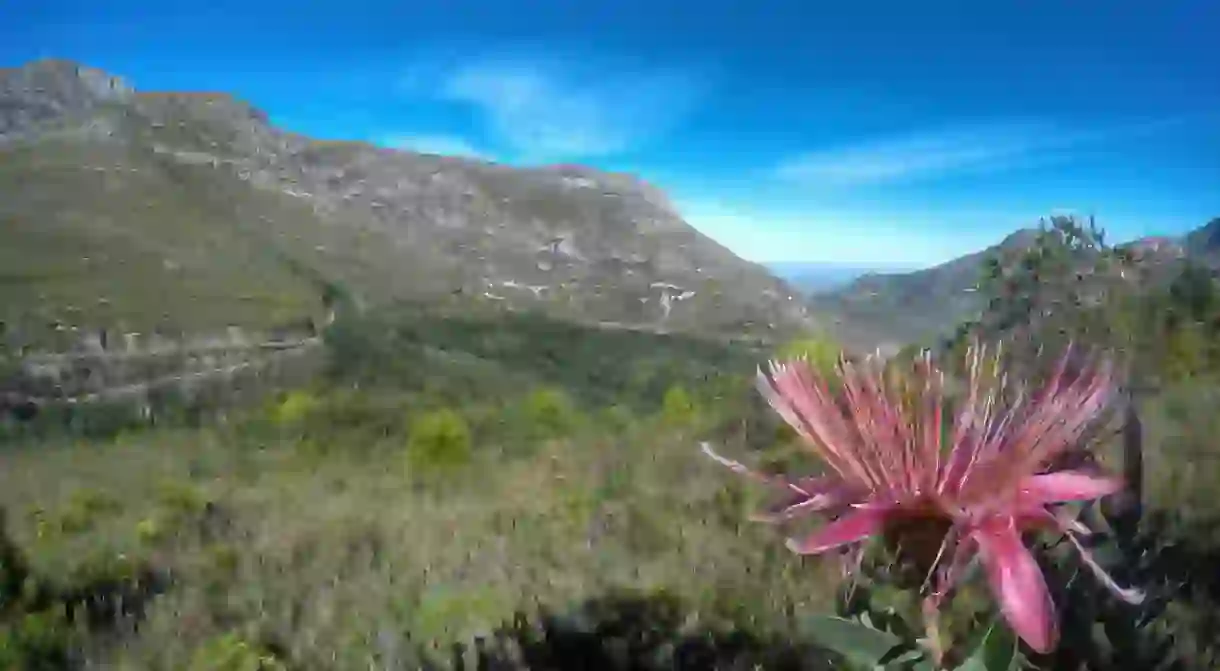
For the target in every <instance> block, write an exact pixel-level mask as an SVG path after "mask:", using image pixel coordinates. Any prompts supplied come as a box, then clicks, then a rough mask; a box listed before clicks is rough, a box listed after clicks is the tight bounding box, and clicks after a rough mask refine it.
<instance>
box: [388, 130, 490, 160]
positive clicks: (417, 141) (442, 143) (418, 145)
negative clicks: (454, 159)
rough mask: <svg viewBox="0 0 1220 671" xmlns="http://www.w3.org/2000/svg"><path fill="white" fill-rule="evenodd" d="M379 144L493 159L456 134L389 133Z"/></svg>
mask: <svg viewBox="0 0 1220 671" xmlns="http://www.w3.org/2000/svg"><path fill="white" fill-rule="evenodd" d="M378 144H380V145H381V146H383V147H391V148H393V149H407V150H410V151H414V152H419V153H421V154H439V155H441V156H462V157H466V158H477V159H482V160H492V156H491V154H489V153H488V152H485V151H483V150H481V149H478V148H476V147H475V146H474V145H472V144H471V143H469V142H467V141H466V140H465V139H464V138H461V137H458V136H455V135H388V136H386V137H384V138H382V139H381V140H380V141H379V142H378Z"/></svg>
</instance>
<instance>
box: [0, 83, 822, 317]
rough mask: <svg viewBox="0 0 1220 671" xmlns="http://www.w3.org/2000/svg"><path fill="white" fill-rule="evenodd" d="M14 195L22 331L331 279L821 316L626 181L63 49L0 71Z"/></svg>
mask: <svg viewBox="0 0 1220 671" xmlns="http://www.w3.org/2000/svg"><path fill="white" fill-rule="evenodd" d="M0 194H3V197H2V198H0V320H2V321H3V322H4V323H5V324H7V325H8V326H9V327H10V328H9V332H10V333H12V332H13V331H14V330H16V329H18V327H19V328H20V329H21V330H24V331H25V332H27V333H31V334H33V333H38V334H41V335H40V336H39V337H43V336H47V337H49V335H53V334H55V333H60V334H63V333H70V332H71V331H72V329H75V328H93V327H107V328H115V329H119V330H130V331H148V330H159V331H168V332H191V331H199V330H215V329H222V328H224V327H225V326H228V325H236V326H243V327H248V328H254V329H267V328H273V327H275V326H276V325H280V324H284V323H292V322H295V321H300V320H303V319H308V318H310V317H316V315H317V314H318V313H319V312H320V311H321V310H322V309H323V307H322V305H321V302H322V301H321V298H322V296H323V295H324V294H326V293H327V291H333V290H334V289H335V287H342V289H343V290H344V291H346V292H349V293H350V294H351V295H354V296H355V297H357V298H358V299H359V300H360V301H361V302H362V303H364V304H367V305H372V306H376V305H378V304H385V303H389V302H395V301H401V300H415V301H419V300H423V301H431V302H442V303H444V302H448V303H453V302H468V303H470V304H472V305H473V304H482V305H485V306H489V307H492V308H495V309H510V310H539V311H542V312H544V313H547V314H549V315H551V316H554V317H558V318H562V319H569V320H574V321H580V322H611V323H614V324H618V325H627V326H632V327H639V328H646V329H656V330H674V331H689V332H693V333H700V334H720V335H732V334H743V333H755V334H758V333H781V332H785V331H788V330H796V329H800V328H804V327H806V326H809V325H810V324H812V323H814V322H813V320H812V318H811V316H810V315H809V314H808V308H807V306H805V305H803V303H802V301H800V300H799V299H798V296H797V295H796V290H795V289H793V288H792V287H790V286H789V285H787V284H786V283H784V282H783V281H781V280H779V279H777V278H775V277H774V276H772V275H771V274H770V273H769V272H768V271H767V269H765V268H763V267H762V266H759V265H756V264H753V263H749V262H746V261H744V260H742V259H740V258H738V257H737V256H735V255H734V254H733V253H731V252H730V251H729V250H727V249H726V248H724V247H723V246H721V245H719V244H717V243H716V242H715V241H713V240H711V239H710V238H708V237H706V236H704V235H702V234H700V233H699V232H698V231H696V230H695V229H694V228H692V227H691V226H689V225H688V224H687V223H686V222H685V221H684V220H683V219H682V218H681V217H680V216H679V215H678V213H677V212H676V210H675V209H674V208H673V206H672V205H671V204H670V202H669V200H668V199H667V198H666V196H665V194H664V193H662V192H661V191H659V190H658V189H656V188H655V187H653V186H651V185H649V184H647V183H645V182H643V181H641V180H639V179H638V178H636V177H633V176H631V175H624V174H614V173H606V172H600V171H597V170H593V169H589V168H583V167H579V166H553V167H544V168H532V169H523V168H514V167H508V166H504V165H497V164H493V163H488V162H482V161H477V160H472V159H463V158H452V157H444V156H435V155H425V154H418V153H412V152H406V151H395V150H388V149H382V148H378V147H374V146H372V145H368V144H363V143H358V142H322V141H316V140H313V139H311V138H308V137H304V136H300V135H296V134H293V133H289V132H285V131H283V130H281V129H278V128H276V127H275V126H274V125H273V124H272V123H271V122H270V120H269V119H268V117H267V115H265V114H264V113H262V112H261V111H259V110H258V109H256V108H254V107H252V106H250V105H249V104H247V103H245V102H243V101H240V100H238V99H235V98H233V97H232V96H230V95H228V94H225V93H186V92H145V91H139V90H137V89H136V88H133V87H132V86H131V85H129V84H128V83H126V82H125V81H124V80H122V79H120V78H118V77H115V76H113V75H111V74H109V73H105V72H102V71H100V70H96V69H93V68H89V67H86V66H82V65H80V64H76V63H72V62H68V61H59V60H44V61H38V62H34V63H30V64H27V65H25V66H23V67H20V68H15V69H6V70H0Z"/></svg>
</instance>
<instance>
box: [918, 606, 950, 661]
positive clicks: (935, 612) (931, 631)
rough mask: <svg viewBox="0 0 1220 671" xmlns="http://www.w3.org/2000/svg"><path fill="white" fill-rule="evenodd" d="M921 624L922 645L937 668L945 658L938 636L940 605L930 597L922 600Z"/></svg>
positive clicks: (941, 642) (942, 643) (942, 644)
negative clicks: (922, 629) (922, 628)
mask: <svg viewBox="0 0 1220 671" xmlns="http://www.w3.org/2000/svg"><path fill="white" fill-rule="evenodd" d="M923 624H924V638H923V646H924V648H926V649H927V651H928V657H930V658H931V660H932V664H933V666H935V668H937V669H939V668H941V666H942V665H943V663H944V660H945V648H944V642H943V641H942V640H941V638H940V626H939V625H940V606H939V604H937V603H936V602H935V601H934V600H932V599H924V601H923Z"/></svg>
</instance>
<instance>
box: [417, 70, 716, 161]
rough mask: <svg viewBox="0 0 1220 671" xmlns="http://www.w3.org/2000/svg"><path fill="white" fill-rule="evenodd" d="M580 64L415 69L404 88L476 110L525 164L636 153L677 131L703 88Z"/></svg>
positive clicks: (666, 74) (682, 79) (678, 76)
mask: <svg viewBox="0 0 1220 671" xmlns="http://www.w3.org/2000/svg"><path fill="white" fill-rule="evenodd" d="M576 61H577V59H573V62H563V61H559V60H557V59H553V58H548V59H537V58H535V59H505V58H486V59H480V60H475V61H468V62H465V63H461V64H458V65H443V66H437V65H436V64H432V65H429V66H428V67H421V66H416V67H414V68H412V69H411V70H410V71H409V74H408V76H407V79H406V81H405V82H404V84H405V85H406V86H407V87H408V88H409V89H411V90H412V91H413V92H416V93H426V94H430V95H432V96H434V97H437V98H440V99H443V100H447V101H450V102H455V103H459V104H463V105H468V106H470V107H472V108H473V109H474V110H475V111H476V113H477V114H478V116H479V118H480V119H481V120H482V121H483V122H484V123H486V124H487V130H488V134H489V135H490V136H492V137H493V138H495V139H496V140H497V141H498V142H499V143H502V144H503V145H504V146H505V148H506V149H510V150H511V151H512V153H513V154H514V155H515V158H517V159H518V160H521V161H524V162H550V161H560V160H565V159H574V158H583V157H593V156H610V155H616V154H624V153H628V152H631V151H633V150H635V149H638V148H640V147H642V146H644V145H646V144H647V143H649V142H651V141H653V140H655V139H657V138H658V137H659V136H661V135H663V134H665V133H666V132H667V131H669V130H671V129H672V128H673V127H674V126H675V125H676V124H677V123H679V122H680V121H681V120H682V119H683V117H685V116H686V115H687V114H688V113H689V112H690V111H691V110H692V108H693V107H694V104H695V102H696V100H697V99H698V97H699V93H700V86H699V83H698V81H697V80H696V78H695V77H693V76H691V75H690V74H688V73H684V72H679V71H675V70H661V69H641V68H621V67H620V68H617V69H616V68H614V67H612V66H607V65H606V64H598V65H597V66H596V67H595V66H594V64H592V63H579V62H576Z"/></svg>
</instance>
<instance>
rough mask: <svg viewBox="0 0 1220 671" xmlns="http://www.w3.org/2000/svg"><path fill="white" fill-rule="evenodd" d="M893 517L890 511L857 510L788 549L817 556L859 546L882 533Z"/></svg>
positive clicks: (791, 540)
mask: <svg viewBox="0 0 1220 671" xmlns="http://www.w3.org/2000/svg"><path fill="white" fill-rule="evenodd" d="M890 514H891V510H890V509H887V508H853V509H852V510H851V512H848V513H846V514H845V515H843V516H841V517H839V519H837V520H835V521H833V522H831V523H830V524H827V525H826V526H824V527H822V528H821V529H818V530H817V531H815V532H813V533H811V534H809V535H808V536H805V537H804V538H802V539H800V540H797V539H789V540H788V542H787V546H788V549H789V550H792V551H793V552H795V553H797V554H802V555H815V554H822V553H823V552H826V551H828V550H833V549H835V548H840V547H843V546H844V545H851V544H852V543H859V542H860V541H862V540H865V539H867V538H869V537H871V536H876V535H878V534H880V533H881V531H882V530H883V529H884V527H885V521H886V519H887V518H888V517H889V516H890Z"/></svg>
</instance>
